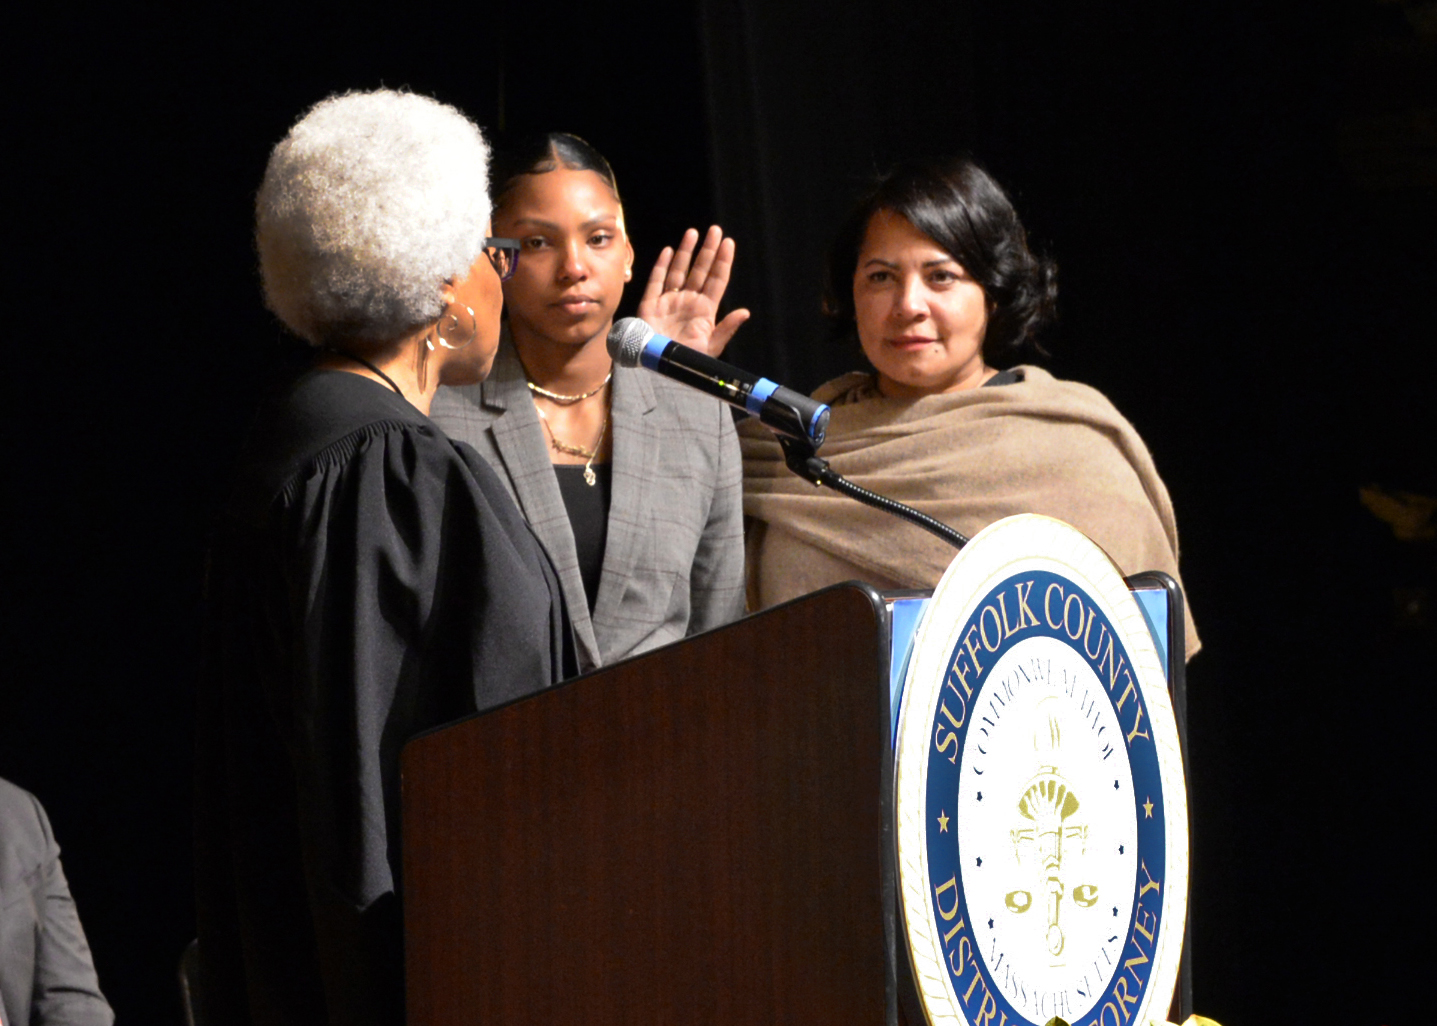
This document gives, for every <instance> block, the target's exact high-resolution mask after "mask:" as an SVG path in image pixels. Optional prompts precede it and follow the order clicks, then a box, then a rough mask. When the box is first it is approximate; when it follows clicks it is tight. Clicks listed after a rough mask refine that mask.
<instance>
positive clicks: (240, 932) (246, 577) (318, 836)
mask: <svg viewBox="0 0 1437 1026" xmlns="http://www.w3.org/2000/svg"><path fill="white" fill-rule="evenodd" d="M487 175H488V147H487V146H486V144H485V142H484V138H483V136H482V135H481V134H480V132H479V130H478V128H476V127H475V126H474V124H473V123H472V122H470V121H469V120H468V119H467V118H466V117H464V115H463V114H461V113H460V112H459V111H457V110H455V109H454V108H452V107H447V106H445V105H443V104H440V103H437V102H436V101H434V100H431V99H428V98H426V97H423V96H418V95H415V94H412V93H402V92H392V91H387V90H380V91H376V92H369V93H348V94H345V95H342V96H336V97H332V98H330V99H328V100H325V101H323V102H322V103H319V104H317V105H316V106H315V107H314V108H312V109H311V110H310V111H309V112H308V113H307V114H306V115H305V116H304V117H303V118H301V119H300V121H299V122H298V123H297V124H296V125H295V126H294V127H293V128H292V129H291V130H290V132H289V134H288V135H287V136H286V137H285V138H284V139H283V140H282V141H281V142H280V143H279V145H278V146H276V147H275V148H274V151H273V153H272V154H271V156H270V161H269V166H268V168H267V170H266V172H265V177H264V184H263V185H262V186H261V188H260V192H259V198H258V202H257V204H256V208H257V218H256V220H257V229H256V239H257V243H258V249H259V256H260V269H261V273H262V277H263V280H264V290H265V297H266V300H267V302H268V305H269V307H270V309H272V310H273V311H274V312H275V313H276V314H277V315H278V316H279V318H280V319H281V320H282V321H283V322H284V323H285V324H286V325H287V326H288V327H289V328H290V329H291V330H293V331H294V332H295V333H297V334H298V335H300V336H302V337H303V338H305V339H307V340H308V341H309V342H310V343H311V344H312V345H314V346H315V347H316V353H315V360H314V363H313V366H312V367H311V368H310V369H308V370H307V371H305V372H304V373H302V374H301V375H299V377H298V378H297V379H295V380H294V381H293V382H290V383H289V384H287V385H286V386H285V388H283V389H282V390H281V391H280V392H279V393H278V394H276V395H275V396H273V397H272V398H271V399H270V400H269V401H268V402H267V403H266V404H265V405H264V407H263V408H262V409H261V411H260V414H259V416H258V418H257V419H256V422H255V424H254V426H253V427H252V429H251V434H250V437H249V440H248V443H247V445H246V447H245V449H244V452H243V454H242V456H241V459H240V465H239V468H238V473H237V481H236V487H235V488H234V491H233V494H232V496H231V499H230V501H229V502H228V504H227V505H226V507H225V508H224V510H223V512H222V514H221V516H220V518H219V521H218V523H217V525H216V529H215V532H214V536H213V540H212V544H211V549H210V558H209V574H208V580H207V585H206V599H205V602H206V608H205V621H206V631H205V638H204V659H203V669H202V677H201V682H200V688H199V701H198V711H197V717H198V721H197V733H198V740H199V744H198V748H197V760H196V773H197V783H196V795H197V801H196V805H195V826H196V886H197V899H198V916H199V934H200V938H199V941H200V942H199V951H200V969H201V977H200V982H201V986H200V988H199V993H200V996H201V1000H202V1001H203V1009H202V1018H203V1020H204V1021H205V1022H206V1023H209V1024H216V1023H218V1024H228V1023H245V1024H250V1023H304V1024H306V1026H309V1024H315V1023H339V1022H343V1023H396V1024H397V1023H401V1022H402V1021H403V1016H404V1011H403V1007H404V974H403V966H404V961H403V941H402V927H401V922H402V921H401V917H400V890H399V889H400V882H401V879H402V875H401V867H400V865H399V853H400V850H401V847H400V840H399V822H400V821H399V764H398V758H399V751H400V749H401V748H402V746H403V744H404V742H405V741H406V740H408V739H409V738H410V737H412V736H414V735H415V734H417V733H420V732H422V731H424V730H428V729H430V728H432V727H435V726H437V725H439V724H441V723H444V722H447V721H449V720H453V719H456V718H458V717H461V716H465V715H468V714H472V713H475V712H478V711H480V710H482V709H485V708H488V707H490V706H493V705H496V704H498V703H501V702H506V701H509V700H511V699H514V698H517V697H519V696H521V695H524V694H527V693H529V692H532V691H535V690H538V689H541V688H545V687H548V686H550V685H551V684H554V683H556V682H557V681H559V680H561V679H563V678H564V677H566V676H569V675H571V674H572V672H573V668H574V654H573V648H572V640H571V633H570V627H569V621H568V618H567V615H566V613H565V610H564V605H563V600H562V597H561V596H562V592H561V590H560V587H559V583H558V579H557V577H556V576H555V574H554V571H553V569H552V567H551V565H550V564H549V561H548V558H547V557H546V555H545V554H544V550H543V548H542V547H541V545H540V544H539V542H538V541H537V540H536V539H535V537H534V535H533V533H532V532H531V531H530V530H529V528H528V526H527V525H526V524H525V523H524V520H523V517H522V516H521V515H520V513H519V511H518V510H517V509H516V508H515V506H514V504H513V502H512V500H511V499H510V498H509V496H508V494H507V492H506V491H505V488H504V485H503V484H502V483H501V482H500V481H499V479H498V478H496V477H495V475H494V472H493V471H492V470H491V469H490V468H489V466H488V464H486V463H485V462H484V461H483V460H482V459H481V458H480V457H479V455H478V454H477V453H476V452H475V451H474V450H473V449H471V448H469V446H467V445H464V444H462V443H456V442H454V441H451V440H450V439H449V438H448V437H447V436H446V435H445V434H444V433H443V432H442V431H441V430H440V429H439V428H438V427H437V426H435V424H434V423H433V422H432V421H430V419H429V417H428V412H429V406H430V400H431V399H432V397H433V395H434V392H435V390H436V389H437V388H438V387H439V385H440V383H445V384H466V383H472V382H477V381H480V380H482V379H483V378H484V377H485V376H486V375H487V374H488V372H489V368H490V365H491V364H492V362H493V359H494V352H495V348H496V346H497V344H498V339H499V314H500V310H501V307H502V305H503V293H502V289H501V287H500V281H501V280H502V279H503V278H505V277H507V276H508V275H509V274H510V273H512V272H513V270H514V267H515V265H516V263H517V257H518V252H517V244H514V243H512V242H510V241H509V240H505V239H492V238H487V237H486V236H487V232H488V227H489V226H488V221H489V209H490V203H489V196H488V192H487Z"/></svg>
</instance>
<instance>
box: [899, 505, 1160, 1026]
mask: <svg viewBox="0 0 1437 1026" xmlns="http://www.w3.org/2000/svg"><path fill="white" fill-rule="evenodd" d="M895 787H896V792H897V793H896V803H895V805H896V810H897V819H898V831H897V836H898V865H899V884H900V890H901V894H902V904H903V915H904V920H905V926H906V932H907V940H908V948H909V958H910V962H911V965H912V966H913V971H914V975H915V983H916V985H917V989H918V993H919V998H920V1000H921V1002H922V1004H923V1006H924V1010H925V1012H926V1013H927V1016H928V1019H929V1021H930V1022H932V1023H955V1024H965V1026H977V1024H979V1023H983V1024H988V1023H992V1024H1000V1023H1002V1024H1006V1026H1019V1024H1023V1023H1028V1024H1032V1026H1042V1024H1044V1023H1047V1022H1048V1021H1049V1020H1051V1019H1052V1018H1053V1017H1054V1016H1058V1017H1061V1018H1062V1019H1064V1020H1067V1021H1068V1022H1072V1023H1074V1024H1081V1026H1088V1024H1107V1023H1113V1024H1116V1026H1126V1024H1128V1023H1130V1022H1133V1021H1137V1022H1147V1021H1148V1020H1149V1019H1152V1018H1158V1019H1163V1018H1165V1017H1166V1012H1167V1008H1168V1004H1169V1002H1170V1000H1171V998H1172V992H1173V986H1174V983H1175V980H1176V976H1177V968H1178V962H1179V959H1180V957H1181V948H1182V935H1183V924H1184V918H1185V916H1186V914H1187V871H1188V865H1187V862H1188V846H1187V802H1186V792H1185V785H1184V782H1183V771H1182V758H1181V754H1180V752H1179V747H1178V738H1177V728H1176V724H1175V722H1174V720H1173V713H1172V706H1171V703H1170V701H1169V699H1168V694H1167V688H1166V681H1165V678H1164V674H1163V669H1162V666H1161V663H1160V662H1159V658H1158V654H1157V651H1156V648H1155V647H1154V645H1153V642H1152V638H1151V636H1150V634H1149V633H1148V628H1147V624H1146V621H1145V619H1144V617H1143V614H1142V612H1141V610H1140V609H1139V608H1138V605H1137V602H1136V600H1134V599H1133V597H1132V595H1131V594H1130V592H1129V591H1128V589H1127V586H1126V585H1125V584H1124V583H1123V579H1122V576H1121V574H1120V573H1119V572H1118V570H1117V568H1116V567H1114V566H1113V564H1112V562H1111V561H1110V560H1109V559H1108V558H1107V556H1106V555H1105V554H1104V553H1103V551H1102V550H1101V549H1099V548H1098V547H1097V546H1096V545H1094V544H1093V543H1092V542H1091V541H1090V540H1089V539H1088V538H1086V537H1085V536H1084V535H1082V534H1081V533H1080V532H1078V531H1077V530H1076V529H1074V528H1072V527H1070V526H1068V525H1067V524H1064V523H1062V522H1061V521H1057V520H1052V519H1049V518H1046V517H1038V516H1019V517H1010V518H1008V519H1006V520H1002V521H1000V522H998V523H997V524H994V525H993V526H991V527H989V528H987V529H986V530H984V531H983V532H981V533H980V534H979V535H977V536H976V537H975V538H974V539H973V540H972V541H971V542H970V543H969V544H968V546H967V547H966V548H965V549H964V550H963V552H962V553H961V554H960V555H959V557H958V558H957V559H956V560H954V562H953V564H952V566H950V567H949V569H948V571H947V573H946V574H945V575H944V577H943V580H942V581H941V582H940V583H939V585H938V588H937V590H936V591H935V592H934V596H933V601H932V603H931V605H930V607H929V610H928V612H927V614H926V615H925V618H924V623H923V626H922V627H921V628H920V630H919V633H918V636H917V639H916V640H915V643H914V649H913V656H912V659H911V662H910V665H909V671H908V678H907V682H906V684H905V687H904V696H903V708H902V713H901V720H900V725H899V732H898V765H897V772H896V774H895Z"/></svg>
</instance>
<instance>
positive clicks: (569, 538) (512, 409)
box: [480, 339, 618, 670]
mask: <svg viewBox="0 0 1437 1026" xmlns="http://www.w3.org/2000/svg"><path fill="white" fill-rule="evenodd" d="M480 387H481V390H482V397H483V398H482V401H483V403H484V406H485V408H486V409H488V410H489V411H490V412H492V413H493V414H494V415H495V416H494V420H493V423H492V424H491V425H490V428H489V430H490V432H491V433H492V436H493V438H494V448H495V449H496V450H498V453H499V459H500V460H501V462H502V463H503V465H504V468H503V469H504V471H505V476H507V477H508V479H509V484H510V487H511V488H512V489H513V491H514V495H515V498H516V499H517V500H518V503H519V508H520V509H521V510H522V511H523V513H524V519H525V520H527V521H529V526H530V527H532V528H533V529H534V533H535V534H536V535H538V536H539V541H541V542H542V543H543V544H544V548H545V549H546V550H548V553H549V558H550V560H552V561H553V563H554V569H555V570H556V571H558V574H559V583H560V585H561V586H562V588H563V589H564V602H565V603H566V604H567V605H568V607H569V619H570V621H571V622H572V623H573V625H574V639H575V641H576V643H577V644H578V647H579V665H580V668H581V669H583V670H589V669H593V668H594V667H596V666H598V665H599V644H598V641H597V640H595V638H594V625H593V624H592V623H591V622H590V620H589V602H588V599H587V598H585V597H584V579H583V578H582V577H581V576H580V575H579V556H578V553H577V551H576V550H575V548H574V530H573V527H572V526H570V524H569V511H568V508H567V507H565V505H564V497H563V495H561V494H560V492H559V479H558V478H557V477H556V476H555V474H554V467H553V463H552V462H551V461H550V459H549V449H548V446H547V445H546V444H545V442H544V428H543V425H541V424H540V423H539V415H538V413H537V412H536V411H535V410H534V402H533V400H532V399H531V398H530V397H529V387H528V385H527V384H526V382H525V378H524V367H523V365H522V364H520V363H519V357H518V356H517V355H516V354H515V353H514V349H513V347H512V346H511V345H509V344H508V341H507V339H505V340H504V342H503V343H502V344H501V345H500V347H499V352H498V355H496V356H495V358H494V369H493V370H492V371H491V372H490V374H489V377H488V379H486V380H485V382H484V384H483V385H482V386H480ZM614 444H615V445H617V444H618V439H617V438H615V440H614ZM604 566H605V572H606V573H607V569H608V557H607V554H606V555H605V560H604ZM602 594H603V591H602V585H601V586H600V595H601V596H602Z"/></svg>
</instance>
